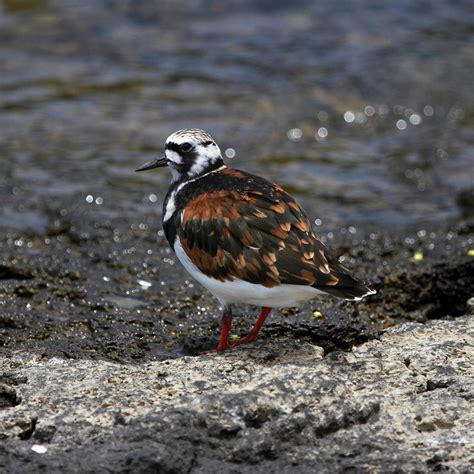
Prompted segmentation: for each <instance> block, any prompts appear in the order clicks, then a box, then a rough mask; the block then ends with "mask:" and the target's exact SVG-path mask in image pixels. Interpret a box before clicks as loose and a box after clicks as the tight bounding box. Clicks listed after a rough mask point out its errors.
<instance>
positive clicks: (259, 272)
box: [136, 128, 376, 352]
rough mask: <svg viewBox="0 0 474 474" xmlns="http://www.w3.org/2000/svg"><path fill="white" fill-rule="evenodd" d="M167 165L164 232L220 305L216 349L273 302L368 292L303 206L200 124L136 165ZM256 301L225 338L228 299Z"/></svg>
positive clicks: (228, 323) (244, 339) (221, 348)
mask: <svg viewBox="0 0 474 474" xmlns="http://www.w3.org/2000/svg"><path fill="white" fill-rule="evenodd" d="M160 167H168V168H169V169H170V171H171V184H170V187H169V189H168V192H167V194H166V196H165V199H164V202H163V212H162V225H163V230H164V234H165V236H166V239H167V240H168V242H169V245H170V246H171V248H172V249H173V251H174V253H175V254H176V257H177V258H178V260H179V261H180V262H181V264H182V265H183V266H184V268H185V269H186V270H187V271H188V272H189V273H190V274H191V276H192V277H193V278H194V279H195V280H197V281H198V282H199V283H200V284H201V285H202V286H204V287H205V288H207V290H209V291H210V292H211V293H212V294H213V295H214V296H215V297H216V298H217V300H218V301H219V302H220V304H221V307H222V328H221V333H220V337H219V341H218V345H217V347H216V348H215V349H213V350H212V351H210V352H222V351H225V350H227V349H231V348H235V347H236V346H239V345H241V344H244V343H248V342H253V341H255V340H257V337H258V335H259V331H260V329H261V328H262V326H263V324H264V322H265V320H266V318H267V317H268V315H269V314H270V312H271V310H272V309H273V308H283V307H294V306H299V305H300V304H301V303H303V302H305V301H309V300H311V299H313V298H315V297H316V296H318V295H320V294H322V293H328V294H330V295H333V296H336V297H339V298H343V299H346V300H355V301H357V300H360V299H362V298H364V297H365V296H368V295H372V294H374V293H376V292H375V290H374V289H372V288H371V286H370V285H369V284H367V283H365V282H363V281H359V280H357V279H356V278H354V277H353V276H351V274H350V271H349V270H348V269H347V268H346V267H345V266H344V265H343V264H342V263H341V262H340V261H339V259H338V258H336V256H335V255H334V254H333V253H331V251H330V250H329V249H328V248H327V247H326V246H325V245H324V244H323V242H322V241H321V239H320V238H319V237H318V236H317V235H316V234H315V232H314V230H313V229H312V227H311V224H310V221H309V219H308V217H307V215H306V213H305V212H304V210H303V209H302V207H301V206H300V205H299V204H298V203H297V202H296V201H295V199H294V198H293V197H292V196H290V194H288V193H287V192H285V191H284V190H283V188H282V187H281V186H279V185H278V184H274V183H271V182H270V181H267V180H266V179H264V178H262V177H259V176H256V175H253V174H250V173H247V172H246V171H242V170H239V169H235V168H231V167H229V166H227V165H226V164H225V163H224V159H223V157H222V153H221V150H220V148H219V146H218V145H217V143H216V141H215V140H214V139H213V138H212V137H211V135H210V134H209V133H207V132H205V131H204V130H200V129H195V128H188V129H183V130H178V131H176V132H174V133H172V134H171V135H170V136H169V137H168V138H167V139H166V142H165V147H164V151H163V154H162V155H161V156H159V157H158V158H156V159H153V160H152V161H149V162H147V163H145V164H143V165H142V166H140V167H139V168H137V169H136V171H145V170H151V169H154V168H160ZM235 304H249V305H253V306H257V307H259V308H261V311H260V315H259V317H258V319H257V321H256V323H255V325H254V326H253V327H252V329H251V331H250V332H249V333H248V335H247V336H245V337H242V338H240V339H238V340H237V341H235V342H234V341H232V342H231V338H230V331H231V326H232V320H233V306H234V305H235Z"/></svg>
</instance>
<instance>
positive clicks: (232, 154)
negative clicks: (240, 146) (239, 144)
mask: <svg viewBox="0 0 474 474" xmlns="http://www.w3.org/2000/svg"><path fill="white" fill-rule="evenodd" d="M224 153H225V156H226V157H227V158H234V157H235V150H234V149H233V148H227V149H226V151H225V152H224Z"/></svg>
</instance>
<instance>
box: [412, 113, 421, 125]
mask: <svg viewBox="0 0 474 474" xmlns="http://www.w3.org/2000/svg"><path fill="white" fill-rule="evenodd" d="M409 120H410V123H411V124H412V125H420V123H421V116H420V115H418V114H411V115H410V118H409Z"/></svg>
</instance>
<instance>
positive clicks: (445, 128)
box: [0, 0, 474, 227]
mask: <svg viewBox="0 0 474 474" xmlns="http://www.w3.org/2000/svg"><path fill="white" fill-rule="evenodd" d="M448 3H449V5H448ZM0 5H1V7H0V8H2V9H3V11H2V13H1V14H0V31H1V47H0V60H1V61H2V65H3V70H2V75H1V77H0V154H1V157H2V165H3V174H2V175H0V197H1V198H2V202H3V203H4V204H3V205H4V209H6V210H7V211H8V212H7V211H5V216H7V215H8V216H11V215H14V214H15V212H17V211H18V210H20V208H21V212H23V213H25V215H30V216H33V215H36V216H40V217H39V220H38V219H37V221H36V222H34V219H32V220H31V222H32V225H33V226H36V227H37V226H39V225H40V224H39V223H38V222H42V219H44V215H47V208H48V206H50V205H51V203H54V202H62V201H67V200H69V201H68V202H71V201H72V202H74V203H76V204H77V205H78V206H79V204H78V203H80V205H81V206H84V212H95V213H106V212H110V213H117V214H118V215H124V216H126V215H127V214H128V213H129V214H130V215H132V214H135V213H142V212H146V211H148V210H149V209H150V206H154V207H153V209H156V212H157V213H159V212H160V211H159V209H160V204H161V201H162V198H163V194H164V192H165V190H166V188H167V182H168V180H169V177H168V176H167V174H166V172H162V173H160V172H157V173H154V174H153V173H151V174H149V175H140V176H137V175H135V174H134V173H133V169H134V168H135V167H136V164H137V163H141V162H143V161H146V160H147V159H148V158H150V159H151V158H152V157H153V156H156V154H157V153H159V151H160V150H161V147H162V144H163V140H164V139H165V137H166V136H167V135H168V134H169V133H170V132H171V131H173V130H175V129H178V128H182V127H186V126H196V127H201V128H205V129H209V131H210V132H211V133H213V134H214V135H215V136H216V138H217V139H218V141H219V144H220V146H221V149H222V150H224V154H225V156H226V157H227V158H229V159H233V161H232V165H233V166H236V167H240V168H245V169H248V170H250V171H252V172H255V173H258V174H261V175H264V176H266V177H268V178H270V179H273V180H277V181H279V182H280V183H281V184H283V185H284V186H285V187H286V188H287V189H288V190H290V191H292V192H293V193H295V194H296V195H297V197H298V198H299V199H300V200H301V201H302V202H303V204H304V205H305V207H306V208H307V209H308V210H309V211H310V212H309V213H310V214H311V215H312V216H313V218H314V217H316V216H317V218H318V219H322V220H323V222H324V225H328V226H333V225H336V224H338V223H340V222H367V221H369V222H376V223H378V224H381V225H400V224H402V223H405V222H408V221H413V220H418V219H445V218H446V217H450V216H456V215H457V212H458V211H457V206H456V204H455V198H456V194H457V193H458V192H459V191H460V190H462V189H464V188H469V187H472V183H473V182H474V174H473V173H474V171H473V168H474V167H473V166H472V156H473V154H474V131H473V130H474V127H473V125H474V119H473V118H474V105H473V104H474V92H473V89H472V87H471V83H472V70H473V67H474V41H473V39H474V38H473V35H474V33H473V31H474V29H473V22H472V15H471V13H472V12H471V9H472V8H471V5H470V4H469V2H457V3H456V4H452V2H447V3H446V2H436V3H433V4H431V5H430V8H429V9H428V10H427V9H426V8H421V7H420V5H421V4H419V2H412V1H408V0H402V1H399V2H383V3H381V4H380V5H377V8H375V7H374V6H373V2H370V1H362V2H357V6H356V5H355V4H354V3H353V2H349V1H344V0H335V1H333V2H316V1H297V2H291V5H290V4H289V3H288V2H265V8H264V9H262V8H261V3H260V2H255V1H251V0H246V1H243V2H234V3H233V4H232V5H233V6H232V9H230V8H226V7H225V6H223V4H222V3H221V2H216V1H211V0H205V1H203V2H198V3H196V4H194V3H191V4H190V3H189V2H182V1H179V0H178V1H176V2H171V3H166V4H163V2H150V1H141V0H137V1H134V2H129V1H125V2H114V1H112V2H110V1H105V0H103V1H100V0H99V1H97V2H59V1H54V0H50V1H34V0H3V1H2V2H1V3H0ZM177 12H178V13H179V12H181V13H179V14H178V15H177ZM184 12H185V14H184ZM177 17H179V22H178V21H176V18H177ZM13 189H15V190H16V192H15V194H14V193H13V191H12V190H13ZM84 200H85V201H86V202H85V203H84ZM88 204H93V205H90V206H89V205H88ZM81 209H82V208H81ZM28 213H29V214H28ZM5 216H4V217H3V221H0V222H6V223H7V224H8V223H11V222H12V219H11V217H8V218H7V217H5Z"/></svg>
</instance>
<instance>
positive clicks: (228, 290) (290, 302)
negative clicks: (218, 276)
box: [174, 237, 322, 308]
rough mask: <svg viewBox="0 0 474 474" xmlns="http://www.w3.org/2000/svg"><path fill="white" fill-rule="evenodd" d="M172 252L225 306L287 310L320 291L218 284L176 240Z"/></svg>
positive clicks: (293, 287)
mask: <svg viewBox="0 0 474 474" xmlns="http://www.w3.org/2000/svg"><path fill="white" fill-rule="evenodd" d="M174 251H175V252H176V256H177V257H178V259H179V261H180V262H181V263H182V264H183V266H184V268H186V270H187V271H188V272H189V273H190V274H191V275H192V276H193V277H194V278H195V279H196V280H197V281H198V282H199V283H201V285H203V286H204V287H206V288H207V289H208V290H209V291H210V292H211V293H212V294H213V295H214V296H215V297H216V298H217V299H218V300H219V301H220V303H221V304H222V305H223V306H225V305H226V304H232V303H243V304H251V305H255V306H268V307H270V308H287V307H290V306H299V305H300V304H301V303H303V302H305V301H308V300H310V299H313V298H314V297H315V296H317V295H318V294H320V293H322V292H321V291H319V290H317V289H316V288H313V287H311V286H304V285H287V284H284V285H279V286H275V287H273V288H267V287H265V286H262V285H258V284H255V283H249V282H247V281H243V280H233V281H225V282H224V281H219V280H215V279H214V278H209V277H208V276H206V275H204V273H202V272H201V271H200V270H199V269H198V268H197V267H196V266H195V265H194V263H193V262H192V261H191V260H190V258H189V257H188V256H187V255H186V253H185V252H184V250H183V247H182V245H181V242H180V241H179V238H178V237H177V238H176V241H175V244H174Z"/></svg>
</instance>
